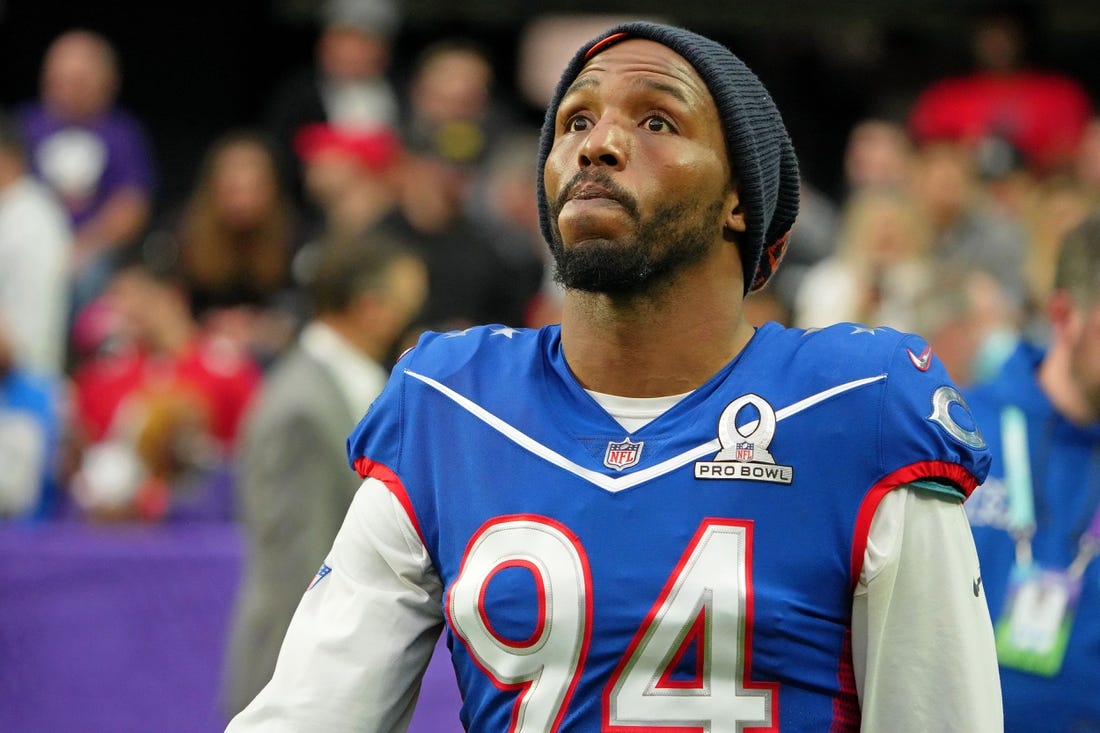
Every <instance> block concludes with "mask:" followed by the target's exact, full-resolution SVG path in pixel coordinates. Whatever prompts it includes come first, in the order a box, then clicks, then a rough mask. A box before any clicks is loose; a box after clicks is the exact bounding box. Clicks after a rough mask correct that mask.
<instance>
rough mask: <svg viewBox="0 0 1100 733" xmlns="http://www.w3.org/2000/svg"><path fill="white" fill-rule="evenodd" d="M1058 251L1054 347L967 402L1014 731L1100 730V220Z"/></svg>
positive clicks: (1016, 363)
mask: <svg viewBox="0 0 1100 733" xmlns="http://www.w3.org/2000/svg"><path fill="white" fill-rule="evenodd" d="M1059 251H1060V253H1059V256H1058V259H1057V263H1056V267H1055V271H1056V274H1055V277H1054V281H1053V283H1052V287H1051V292H1050V297H1049V298H1048V300H1047V301H1046V303H1044V306H1045V318H1046V319H1048V320H1049V332H1050V340H1049V342H1048V344H1046V345H1045V347H1039V346H1036V345H1033V344H1030V343H1026V342H1025V343H1021V344H1019V347H1018V348H1017V349H1016V350H1015V351H1014V352H1013V353H1012V355H1011V357H1010V358H1009V359H1008V361H1006V362H1005V364H1004V367H1003V369H1002V370H1000V371H999V372H998V373H997V374H996V375H995V378H994V379H993V380H991V381H989V382H988V383H986V384H983V385H981V386H978V387H977V388H975V389H973V390H970V391H969V392H967V393H966V401H967V403H968V404H969V405H970V409H971V411H972V413H973V416H974V419H975V420H976V421H977V422H978V424H979V425H981V426H982V433H983V434H984V436H985V439H986V441H988V443H989V448H990V454H991V456H992V465H991V467H990V472H989V476H988V477H987V478H986V480H985V483H983V484H982V485H981V486H980V487H978V488H977V489H976V490H975V491H974V493H973V495H972V496H971V497H970V500H969V501H967V503H966V511H967V515H968V517H969V519H970V523H971V526H972V527H973V529H974V541H975V545H976V547H977V550H978V559H979V560H980V562H981V580H982V583H983V585H984V587H985V598H986V601H987V602H988V603H989V611H990V615H991V616H992V618H993V619H994V625H995V628H996V638H997V659H998V661H999V663H1000V669H1001V692H1002V695H1003V698H1004V712H1005V727H1004V729H1005V731H1007V732H1008V733H1032V732H1033V731H1066V732H1067V733H1069V732H1075V731H1094V730H1097V726H1098V725H1100V695H1097V684H1098V683H1100V562H1097V561H1096V559H1095V557H1096V554H1097V552H1098V550H1100V215H1097V214H1095V213H1094V214H1092V215H1090V216H1089V217H1087V218H1086V219H1085V220H1084V221H1083V223H1081V224H1080V225H1079V226H1078V227H1075V228H1074V229H1072V230H1071V231H1070V232H1069V233H1068V235H1067V236H1066V237H1065V239H1064V240H1063V243H1062V245H1061V246H1060V247H1059ZM975 582H977V581H975Z"/></svg>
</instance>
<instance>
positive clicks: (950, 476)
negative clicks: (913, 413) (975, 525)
mask: <svg viewBox="0 0 1100 733" xmlns="http://www.w3.org/2000/svg"><path fill="white" fill-rule="evenodd" d="M921 479H946V480H948V481H950V482H952V483H953V484H955V485H956V486H958V487H959V488H960V489H962V492H963V494H965V495H966V496H970V493H971V492H972V491H974V489H975V488H976V487H977V485H978V479H976V478H975V477H974V474H972V473H970V471H967V470H966V469H965V468H963V467H962V466H960V465H959V464H957V463H950V462H948V461H919V462H917V463H911V464H909V465H908V466H904V467H902V468H899V469H898V470H897V471H894V472H893V473H891V474H889V475H887V476H885V477H883V478H882V479H880V480H879V481H878V483H876V484H875V485H874V486H872V487H871V490H870V491H868V492H867V496H865V497H864V499H863V504H861V505H860V507H859V513H858V514H857V515H856V526H855V531H854V532H853V536H852V559H851V576H850V578H849V580H850V581H851V585H852V590H853V591H855V589H856V585H857V584H858V583H859V574H860V572H862V571H863V554H864V552H866V550H867V536H868V534H869V533H870V531H871V520H872V519H874V517H875V510H877V509H878V505H879V502H881V501H882V497H884V496H886V495H887V494H888V493H890V492H891V491H893V490H894V489H896V488H897V487H899V486H901V485H902V484H909V483H912V482H914V481H920V480H921Z"/></svg>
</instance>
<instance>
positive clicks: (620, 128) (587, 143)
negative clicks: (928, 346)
mask: <svg viewBox="0 0 1100 733" xmlns="http://www.w3.org/2000/svg"><path fill="white" fill-rule="evenodd" d="M629 149H630V135H629V132H628V131H627V129H626V128H625V127H624V121H623V120H621V119H619V118H618V116H617V115H613V114H605V115H604V116H602V117H600V119H599V120H597V121H596V123H595V124H594V125H593V127H592V129H591V130H590V131H589V133H588V135H586V136H585V139H584V145H582V146H581V149H580V158H579V161H578V162H579V163H580V167H581V168H588V167H590V166H593V165H600V166H606V167H608V168H614V169H616V170H618V169H621V168H622V167H623V166H624V165H625V164H626V159H627V155H628V153H629Z"/></svg>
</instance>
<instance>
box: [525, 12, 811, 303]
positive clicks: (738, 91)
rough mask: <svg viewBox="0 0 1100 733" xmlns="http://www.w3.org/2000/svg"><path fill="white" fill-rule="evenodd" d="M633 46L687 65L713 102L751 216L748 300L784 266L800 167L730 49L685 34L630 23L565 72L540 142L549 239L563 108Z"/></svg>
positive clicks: (770, 105) (588, 47)
mask: <svg viewBox="0 0 1100 733" xmlns="http://www.w3.org/2000/svg"><path fill="white" fill-rule="evenodd" d="M630 38H643V39H647V40H650V41H656V42H657V43H660V44H661V45H663V46H667V47H668V48H670V49H672V50H673V51H675V52H676V53H678V54H679V55H680V56H682V57H684V59H686V60H687V62H688V63H690V64H691V65H692V66H693V67H694V68H695V71H696V73H697V74H699V77H700V78H701V79H702V80H703V83H704V84H706V86H707V89H708V90H709V91H710V94H711V96H712V97H713V98H714V103H715V105H716V106H717V107H718V116H719V118H720V119H721V121H722V127H723V132H724V133H725V139H726V152H727V154H728V155H729V162H730V167H731V169H732V170H733V174H734V176H735V177H736V178H737V181H738V183H739V185H740V199H741V204H742V206H743V207H744V211H745V218H746V224H747V230H746V231H745V233H744V235H743V237H741V240H740V249H741V265H742V267H743V268H744V276H745V294H746V295H747V294H748V293H749V292H751V291H753V290H759V289H760V288H761V287H763V286H764V284H765V283H766V282H767V281H768V278H770V277H771V276H772V273H773V272H774V271H775V268H776V267H777V266H778V265H779V260H780V259H781V258H782V257H783V253H784V251H785V250H786V248H787V238H788V235H789V234H790V231H791V226H792V225H793V224H794V220H795V216H796V215H797V214H798V190H799V178H798V160H797V159H796V158H795V154H794V148H793V147H792V146H791V140H790V136H789V135H788V134H787V129H786V127H784V125H783V119H782V118H781V117H780V115H779V110H778V109H776V106H775V103H774V102H773V101H772V98H771V95H770V94H768V90H767V89H765V88H764V85H763V84H761V83H760V80H759V79H758V78H757V77H756V75H755V74H754V73H753V72H752V71H751V70H750V69H749V68H748V67H747V66H745V64H744V62H742V61H741V59H739V58H737V57H736V56H734V55H733V53H731V52H730V51H729V49H727V48H726V47H725V46H722V45H721V44H719V43H716V42H715V41H712V40H710V39H709V38H704V37H703V36H700V35H698V34H697V33H692V32H691V31H688V30H685V29H683V28H676V27H673V26H667V25H661V24H657V23H648V22H642V21H637V22H632V23H623V24H622V25H618V26H615V27H614V28H611V29H609V30H607V31H605V32H604V33H603V34H601V35H600V36H598V37H596V38H594V39H592V40H591V41H589V42H588V43H586V44H584V46H582V47H581V48H580V50H579V51H577V53H576V55H574V56H573V59H572V61H570V62H569V65H568V66H566V68H565V71H564V72H563V73H562V76H561V79H560V81H558V87H557V90H556V91H555V92H554V98H553V99H552V100H551V102H550V106H549V107H547V109H546V118H545V119H544V121H543V125H542V137H541V139H540V141H539V161H538V180H537V186H538V204H539V223H540V225H541V226H542V235H543V237H545V238H546V239H547V240H548V241H549V239H550V219H549V212H548V210H547V201H546V188H545V185H544V184H543V180H542V177H543V172H544V170H545V168H546V156H547V155H548V154H549V152H550V148H551V146H552V145H553V143H554V120H555V117H556V116H557V112H558V105H559V104H561V99H562V97H563V96H565V92H566V90H568V89H569V86H570V85H571V84H572V83H573V81H574V79H576V78H577V75H578V74H579V73H580V71H581V69H582V68H583V67H584V65H585V63H587V62H588V60H589V59H590V58H591V56H593V55H595V54H596V53H599V52H600V51H603V50H604V49H606V48H608V47H610V46H612V45H613V44H615V43H618V42H619V41H622V40H627V39H630Z"/></svg>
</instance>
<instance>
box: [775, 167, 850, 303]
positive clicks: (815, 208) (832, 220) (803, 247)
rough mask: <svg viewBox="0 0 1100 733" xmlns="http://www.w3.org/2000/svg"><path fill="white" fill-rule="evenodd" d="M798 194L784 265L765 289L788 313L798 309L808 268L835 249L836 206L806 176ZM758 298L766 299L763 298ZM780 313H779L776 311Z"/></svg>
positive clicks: (837, 214)
mask: <svg viewBox="0 0 1100 733" xmlns="http://www.w3.org/2000/svg"><path fill="white" fill-rule="evenodd" d="M800 186H801V187H800V191H799V194H798V201H799V203H798V221H796V222H795V224H794V227H793V228H792V229H791V237H790V242H789V243H788V244H787V253H786V254H785V255H783V267H781V268H779V270H777V271H776V273H775V275H773V276H772V279H771V280H770V281H769V282H768V284H767V285H765V286H764V289H766V290H771V291H774V296H775V298H776V299H777V302H776V303H775V306H777V307H778V308H780V309H781V310H782V311H783V312H785V313H786V314H787V316H786V321H783V322H784V323H786V322H789V321H790V318H791V314H793V313H794V311H795V309H796V308H797V301H798V291H799V290H800V289H801V288H802V283H803V281H804V280H805V278H806V275H807V274H808V273H809V271H810V270H811V269H812V268H813V267H814V266H815V265H817V264H818V263H819V262H821V261H822V260H824V259H825V258H826V257H828V256H829V255H831V254H833V253H834V252H835V250H836V244H837V226H838V224H837V220H838V219H839V213H838V211H837V205H836V204H835V203H834V202H833V201H832V199H830V198H829V197H828V196H826V195H825V194H824V193H823V192H822V191H821V190H819V189H818V188H817V187H816V186H814V185H812V184H811V183H810V182H809V181H807V180H806V178H805V177H803V178H802V179H801V182H800ZM759 300H767V298H760V299H759ZM777 315H778V313H777Z"/></svg>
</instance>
